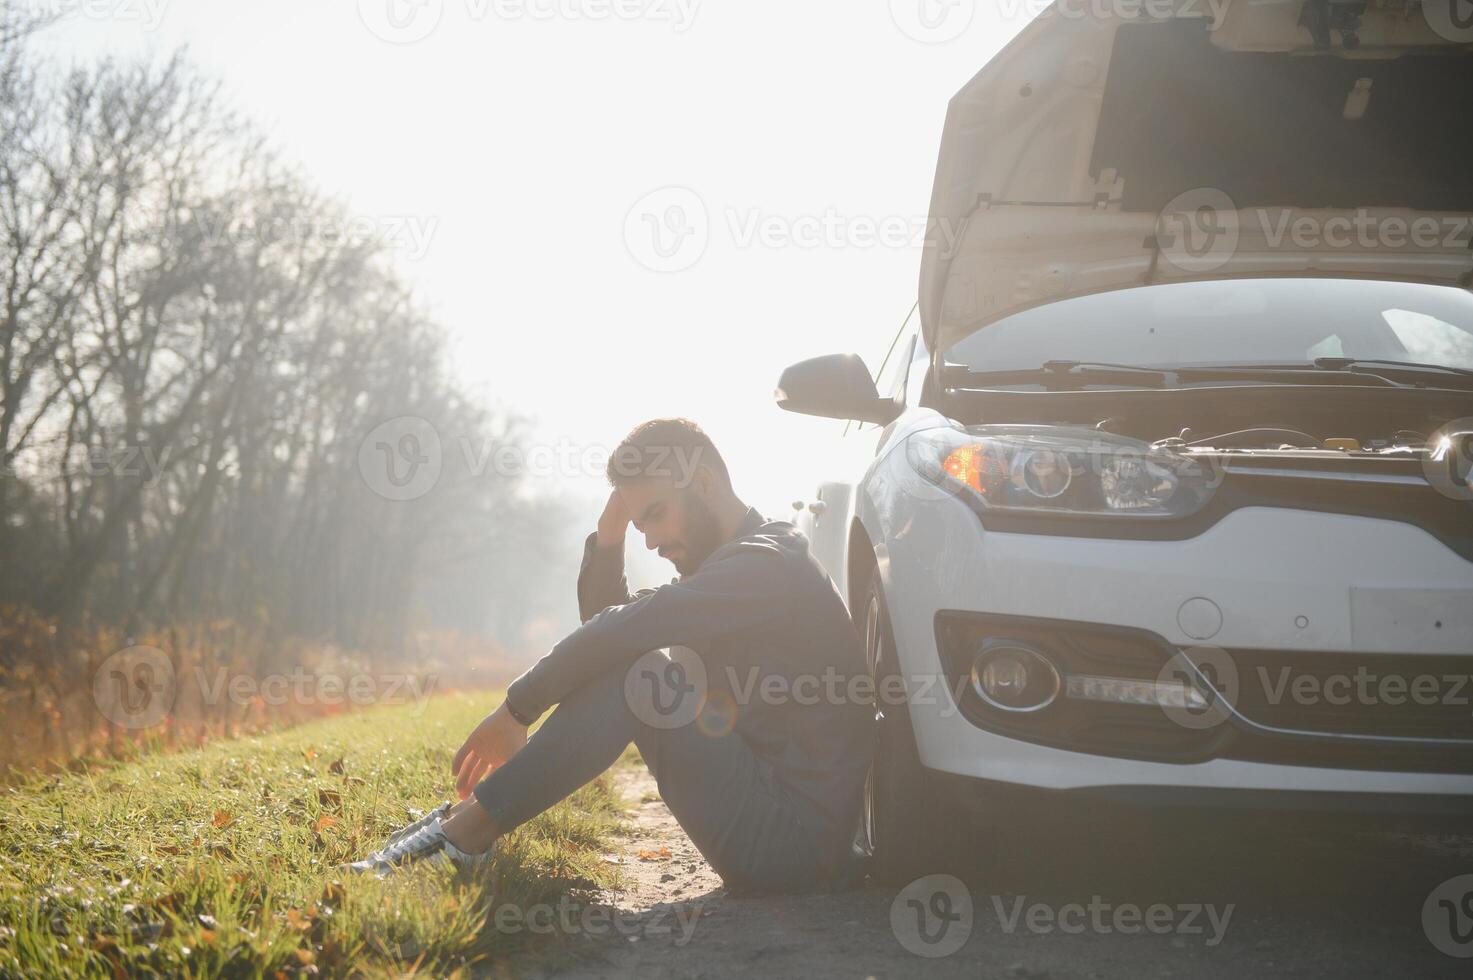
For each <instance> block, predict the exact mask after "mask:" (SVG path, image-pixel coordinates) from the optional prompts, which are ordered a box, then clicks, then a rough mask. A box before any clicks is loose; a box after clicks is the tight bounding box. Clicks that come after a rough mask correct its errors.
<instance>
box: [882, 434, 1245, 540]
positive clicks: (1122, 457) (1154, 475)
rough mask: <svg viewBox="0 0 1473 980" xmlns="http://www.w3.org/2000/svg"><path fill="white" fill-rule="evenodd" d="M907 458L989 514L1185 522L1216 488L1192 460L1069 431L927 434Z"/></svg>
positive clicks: (909, 445)
mask: <svg viewBox="0 0 1473 980" xmlns="http://www.w3.org/2000/svg"><path fill="white" fill-rule="evenodd" d="M906 454H907V458H908V459H909V462H910V465H911V467H912V469H913V470H914V472H916V473H917V474H918V475H920V476H921V477H923V478H924V479H925V480H926V481H927V482H928V483H931V484H934V485H936V486H938V487H940V488H942V489H943V490H946V491H948V492H951V493H959V494H966V495H967V496H968V497H969V498H970V499H972V500H974V501H976V502H978V503H980V504H981V505H982V506H984V507H986V508H987V509H989V510H998V511H1019V512H1035V513H1045V514H1080V515H1102V514H1116V515H1128V516H1131V517H1154V518H1172V517H1186V516H1188V515H1190V514H1193V513H1196V512H1197V511H1198V510H1200V509H1201V508H1202V506H1203V505H1205V504H1206V503H1207V501H1208V500H1210V499H1211V497H1212V493H1213V491H1214V490H1215V489H1216V481H1215V480H1213V479H1212V478H1211V474H1210V473H1209V471H1208V470H1207V469H1206V467H1204V466H1203V465H1202V464H1201V463H1200V462H1199V461H1197V460H1195V459H1192V458H1190V457H1188V456H1184V455H1181V454H1179V453H1174V452H1170V451H1168V450H1164V449H1157V448H1155V447H1153V446H1152V445H1151V444H1149V443H1145V442H1141V441H1139V440H1136V439H1129V438H1126V437H1124V436H1117V435H1113V434H1110V433H1106V432H1099V431H1097V430H1094V429H1081V428H1075V427H1070V426H1047V425H1038V426H1022V425H981V426H970V427H964V426H956V427H952V428H938V429H927V430H924V431H921V432H917V433H914V434H913V435H911V436H910V437H909V438H908V439H907V440H906Z"/></svg>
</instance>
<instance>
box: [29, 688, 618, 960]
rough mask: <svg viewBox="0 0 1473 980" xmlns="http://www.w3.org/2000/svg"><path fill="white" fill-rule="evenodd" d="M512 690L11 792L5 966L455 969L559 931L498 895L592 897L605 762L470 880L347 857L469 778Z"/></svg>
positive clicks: (612, 822) (599, 878)
mask: <svg viewBox="0 0 1473 980" xmlns="http://www.w3.org/2000/svg"><path fill="white" fill-rule="evenodd" d="M498 700H499V696H498V695H492V694H453V695H447V696H444V697H441V698H437V699H434V700H432V701H429V702H424V703H421V704H417V705H404V706H398V707H392V708H377V709H372V710H368V711H362V712H356V713H352V714H348V715H343V716H339V717H336V718H332V719H326V720H322V721H317V722H312V723H309V724H306V725H303V726H301V727H298V728H295V729H291V730H289V731H285V732H280V733H276V734H271V735H266V736H258V737H251V738H243V739H238V740H233V741H226V742H216V743H213V744H211V745H209V746H208V747H206V748H203V749H199V750H194V751H188V752H182V753H178V754H167V755H150V756H145V757H143V758H141V759H136V760H133V761H129V762H121V763H116V764H111V765H104V766H102V767H100V768H94V769H92V770H91V771H88V772H84V773H66V774H62V775H52V776H45V777H41V776H37V777H33V778H31V779H28V780H25V781H22V782H20V783H18V784H16V785H13V786H9V787H6V788H4V789H0V976H6V977H9V976H16V977H20V976H24V977H39V976H105V977H121V976H135V975H137V976H148V975H162V976H188V977H217V976H222V977H254V976H266V977H273V976H277V975H281V976H300V975H314V976H362V975H368V976H380V975H384V976H403V975H408V974H414V973H419V974H423V975H427V976H436V977H439V976H449V975H456V974H460V973H467V972H469V968H470V967H471V966H472V965H473V964H475V963H476V962H478V961H480V960H483V959H486V958H488V957H492V956H495V955H500V954H504V953H510V952H515V951H518V950H519V949H523V948H526V947H528V946H530V945H531V944H533V943H546V942H549V941H550V940H549V938H548V937H547V936H544V935H539V934H532V933H529V932H527V931H526V930H514V931H510V932H501V931H498V928H497V926H496V924H495V922H496V915H495V913H496V910H497V909H500V908H502V907H503V906H506V905H515V906H517V907H518V908H520V909H526V908H528V907H530V906H532V905H537V904H544V903H551V904H554V905H555V904H556V903H558V902H559V901H563V902H567V901H569V900H571V901H583V900H586V899H587V898H589V897H591V894H592V892H593V891H595V890H596V889H598V888H600V887H607V886H609V885H612V884H616V883H617V874H618V871H617V867H616V866H614V865H610V864H607V863H605V862H604V860H603V859H602V856H601V851H603V850H604V849H606V847H607V840H608V837H609V835H610V833H611V832H612V831H613V830H615V829H616V828H617V827H618V826H619V823H620V820H621V814H622V804H621V801H620V800H619V798H618V796H617V793H616V791H615V790H614V789H613V787H612V784H611V782H610V780H609V778H608V776H607V775H605V776H603V777H600V778H599V779H598V780H596V781H595V782H593V783H591V784H589V785H588V786H586V787H584V788H583V789H582V790H580V791H579V792H578V793H576V794H574V796H573V797H571V798H570V799H568V800H567V801H564V802H563V803H562V804H559V805H558V806H557V807H555V808H553V809H552V810H549V811H548V812H547V813H544V814H542V815H541V816H540V817H538V818H536V819H534V820H533V821H531V822H529V823H527V824H525V825H524V826H523V827H521V828H520V829H518V830H517V831H516V832H515V833H512V834H510V835H508V836H507V837H505V838H503V840H502V843H501V846H500V847H499V849H498V853H497V857H496V859H495V861H494V862H493V863H492V866H491V867H490V868H489V869H487V870H486V871H485V872H483V873H480V874H479V875H477V876H475V877H474V878H471V877H470V876H466V875H457V874H455V873H454V872H452V871H449V870H442V869H437V868H416V869H413V870H412V871H410V873H408V874H405V875H400V876H395V877H393V878H390V879H387V880H385V881H378V880H376V879H373V878H372V877H371V876H370V877H368V878H362V877H358V876H351V875H349V876H344V875H341V874H339V873H337V872H335V871H334V870H333V869H334V867H335V866H336V865H337V864H339V863H340V862H343V861H347V860H353V859H356V858H359V857H362V856H363V854H365V853H366V852H367V851H369V850H371V849H373V848H374V847H377V846H378V845H379V844H381V843H382V841H383V839H384V837H386V836H387V835H388V834H389V833H390V832H391V831H393V830H395V829H397V828H398V827H400V826H402V825H403V824H404V823H406V822H408V821H409V820H410V819H412V818H413V817H416V816H418V815H419V812H418V811H422V810H425V809H428V808H429V807H431V806H433V805H434V804H435V803H436V802H438V801H439V800H442V799H447V798H450V797H452V796H453V795H454V787H453V784H452V780H451V774H450V758H451V756H452V754H453V753H454V750H455V749H456V748H458V747H459V745H460V742H461V739H462V738H463V737H464V736H465V734H466V733H467V732H469V731H470V730H471V728H472V727H473V726H474V725H475V724H476V722H478V721H479V720H480V719H481V718H482V717H484V716H485V714H486V713H487V712H488V711H490V710H491V708H492V707H494V705H495V704H496V702H497V701H498Z"/></svg>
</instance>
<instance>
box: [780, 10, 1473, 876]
mask: <svg viewBox="0 0 1473 980" xmlns="http://www.w3.org/2000/svg"><path fill="white" fill-rule="evenodd" d="M1439 3H1440V4H1442V5H1443V6H1447V0H1426V2H1425V4H1424V7H1425V9H1424V10H1419V9H1418V8H1417V6H1416V5H1415V4H1414V5H1411V6H1406V5H1396V6H1391V5H1386V6H1377V5H1370V6H1367V5H1365V4H1359V5H1354V4H1347V3H1341V2H1339V0H1311V2H1309V3H1303V4H1302V3H1298V2H1288V3H1282V4H1255V3H1247V4H1234V5H1230V6H1224V7H1223V8H1221V9H1219V8H1217V7H1215V6H1214V7H1213V8H1212V9H1210V10H1209V9H1208V7H1207V5H1204V4H1193V3H1182V4H1180V5H1179V6H1180V7H1181V9H1180V10H1179V11H1162V10H1159V9H1158V10H1156V11H1151V9H1150V8H1151V6H1152V5H1150V4H1146V5H1143V6H1141V7H1140V8H1139V9H1140V10H1141V12H1142V14H1143V15H1145V14H1156V15H1161V14H1165V15H1166V16H1157V17H1154V18H1153V17H1147V16H1141V17H1136V18H1132V17H1128V16H1113V15H1111V14H1109V13H1108V12H1105V11H1102V10H1100V9H1095V10H1092V11H1086V10H1085V9H1084V8H1085V7H1086V6H1094V7H1096V8H1099V7H1102V6H1108V5H1101V4H1095V5H1080V4H1072V5H1071V6H1070V7H1068V8H1061V7H1053V8H1050V9H1049V11H1048V12H1046V13H1045V14H1044V15H1042V16H1041V17H1039V18H1038V19H1037V20H1036V21H1034V22H1033V23H1032V24H1030V25H1029V26H1028V27H1027V28H1026V29H1025V30H1024V31H1023V32H1022V33H1021V34H1020V35H1019V36H1018V38H1017V39H1016V40H1015V41H1014V42H1013V43H1012V44H1010V45H1009V46H1008V47H1007V48H1006V49H1005V50H1003V51H1002V52H1001V53H1000V54H999V55H998V56H997V57H995V58H994V59H993V60H992V61H991V62H990V63H989V64H988V65H987V66H986V67H985V68H984V69H983V70H982V71H981V72H980V73H979V74H978V75H977V76H976V77H975V78H974V79H973V80H972V81H971V82H970V83H969V84H968V85H967V86H966V87H965V88H963V89H962V90H961V92H960V93H959V94H958V95H957V96H956V97H955V99H954V100H953V101H952V103H951V107H950V111H949V113H948V116H947V121H946V129H945V133H944V135H943V139H942V144H941V152H940V160H939V164H938V167H937V176H936V183H935V189H934V193H933V197H932V206H931V217H930V223H929V236H928V240H927V244H926V249H925V253H924V257H923V260H922V268H921V277H920V297H919V311H920V312H919V317H918V318H917V321H916V322H914V323H908V324H907V326H906V329H905V331H904V332H903V334H902V338H901V341H900V344H899V345H898V346H897V348H896V352H897V354H898V355H899V357H898V360H897V361H896V364H895V370H894V371H893V372H892V375H891V376H892V378H893V380H892V381H891V382H889V383H888V384H887V385H886V389H887V390H885V391H884V393H883V394H881V393H880V391H879V390H878V389H877V386H876V384H875V382H874V381H873V380H872V378H871V375H870V372H869V370H868V369H867V367H866V366H865V365H864V363H863V362H862V361H861V360H860V359H859V358H858V357H857V356H855V355H852V354H841V355H832V356H828V357H821V358H815V359H812V360H809V361H804V362H802V363H800V364H795V365H793V366H792V367H790V368H788V369H787V371H786V372H784V374H783V376H782V378H781V380H780V382H779V387H778V391H777V399H778V402H779V404H781V405H782V406H783V407H784V408H786V409H789V410H792V411H796V412H802V413H805V414H810V415H818V416H822V417H827V418H840V419H850V420H859V421H861V422H869V423H874V424H875V425H877V426H882V427H883V428H882V429H881V430H880V431H879V433H878V439H877V440H876V441H875V446H874V452H873V458H872V459H871V460H869V462H868V465H867V467H866V468H865V470H864V472H863V473H862V474H859V473H855V474H850V475H848V476H847V477H845V478H838V479H835V480H834V481H833V482H830V483H826V484H824V485H823V486H822V487H820V488H819V493H818V496H817V498H816V499H814V500H811V501H801V502H800V503H801V504H803V507H802V509H801V510H800V511H799V512H798V514H797V515H796V517H797V520H798V521H799V525H800V527H801V528H802V529H803V530H804V531H805V533H806V534H807V535H808V536H809V538H810V540H811V543H812V547H813V551H814V553H815V555H816V556H817V557H818V559H819V560H820V561H821V562H822V563H823V564H824V566H825V567H826V569H827V570H828V572H829V573H830V575H831V576H832V577H833V579H834V582H835V584H836V586H837V587H838V588H839V590H840V592H841V594H843V595H845V596H847V597H848V601H849V602H850V608H851V611H852V613H853V614H854V617H855V620H856V623H858V624H859V625H860V627H861V628H862V631H863V632H864V634H865V639H866V643H867V646H868V650H869V654H870V667H871V670H872V672H873V674H874V676H875V678H876V679H877V680H878V681H879V682H880V683H879V685H878V696H877V705H878V714H879V716H880V718H881V724H880V725H879V726H878V728H879V732H880V736H879V737H880V745H879V749H878V752H877V755H876V761H875V764H874V768H873V770H872V777H871V780H870V787H869V790H868V793H867V801H866V804H867V805H866V821H865V823H866V830H867V832H868V834H869V837H870V842H871V845H872V847H873V848H874V853H875V856H876V859H877V862H878V866H879V870H880V871H881V873H882V874H883V875H884V876H886V877H889V878H901V879H903V878H904V877H905V876H906V875H909V874H914V873H919V872H923V871H926V870H936V869H938V868H941V867H944V866H945V864H946V860H947V856H946V852H945V848H946V843H945V842H947V841H949V840H954V839H955V838H954V835H949V834H948V833H947V830H948V828H955V827H957V826H964V825H965V824H966V822H965V821H963V820H962V819H961V813H962V812H963V808H965V809H966V810H969V811H970V812H971V816H972V817H974V818H980V819H987V818H988V815H989V814H994V815H996V814H998V813H999V812H1000V811H999V810H998V809H997V808H996V807H990V806H989V804H992V803H1002V802H1003V801H1012V800H1014V799H1016V798H1020V797H1021V798H1029V799H1036V800H1041V801H1043V802H1044V803H1045V804H1052V805H1056V806H1058V807H1061V808H1071V809H1075V810H1078V809H1079V808H1083V807H1090V806H1092V805H1093V803H1094V802H1095V801H1097V800H1104V799H1110V800H1120V801H1126V802H1135V803H1143V804H1148V805H1151V806H1157V805H1168V804H1187V805H1199V804H1200V805H1208V806H1212V807H1235V806H1244V807H1250V808H1258V807H1266V808H1267V807H1274V808H1276V807H1289V808H1293V809H1307V810H1325V809H1328V810H1331V811H1357V812H1367V811H1369V812H1380V811H1405V812H1410V813H1413V814H1422V813H1427V814H1431V813H1453V814H1464V815H1466V814H1468V813H1470V812H1473V680H1470V675H1473V487H1470V477H1469V463H1470V458H1473V293H1470V291H1469V286H1470V283H1473V251H1470V248H1469V238H1470V230H1473V167H1470V166H1469V161H1470V160H1473V45H1470V42H1473V31H1470V30H1469V29H1468V28H1467V27H1466V26H1463V25H1460V23H1458V22H1456V20H1455V19H1453V18H1452V17H1451V14H1449V13H1448V12H1446V11H1442V12H1440V13H1439V11H1438V10H1434V9H1433V8H1434V6H1436V5H1437V4H1439ZM1126 6H1134V5H1126ZM1214 18H1215V19H1214ZM1459 32H1461V34H1460V33H1459ZM849 438H856V436H850V437H849ZM857 438H861V439H873V438H874V430H873V429H861V430H860V433H859V435H858V436H857ZM897 678H898V679H899V680H898V683H899V684H901V685H903V688H904V692H905V693H904V695H903V696H899V697H896V696H893V694H887V691H890V692H893V691H894V690H896V688H895V687H894V686H893V683H892V682H896V679H897Z"/></svg>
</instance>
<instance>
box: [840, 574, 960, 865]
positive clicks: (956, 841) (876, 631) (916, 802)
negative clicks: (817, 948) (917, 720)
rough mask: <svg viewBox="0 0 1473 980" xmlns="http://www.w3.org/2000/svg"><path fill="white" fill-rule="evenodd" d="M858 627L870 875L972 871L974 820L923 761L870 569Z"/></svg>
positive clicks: (892, 640) (882, 604)
mask: <svg viewBox="0 0 1473 980" xmlns="http://www.w3.org/2000/svg"><path fill="white" fill-rule="evenodd" d="M859 611H860V614H861V619H860V622H859V624H858V625H859V628H860V635H861V636H862V637H863V638H864V643H865V655H866V657H867V659H868V661H869V669H870V676H871V678H872V679H873V681H874V685H875V688H874V689H875V720H876V724H875V738H876V742H875V750H874V758H873V761H872V763H871V765H870V772H869V777H868V779H866V781H865V790H864V820H863V834H864V837H865V839H866V843H867V845H868V850H869V852H870V857H871V875H872V877H874V878H875V879H876V880H877V881H879V882H881V883H883V884H887V885H904V884H907V883H909V882H911V881H914V880H915V879H916V878H919V877H922V876H924V875H928V874H937V873H943V872H945V873H950V874H955V875H958V876H960V877H967V876H968V875H970V874H973V873H975V872H976V871H977V867H976V864H975V859H976V855H977V851H976V848H974V847H972V846H971V845H970V841H971V839H972V835H971V832H970V830H971V828H970V821H969V819H968V816H967V814H966V812H965V811H964V809H963V808H962V807H961V806H959V805H958V804H957V803H956V801H955V800H954V798H953V796H952V794H950V793H949V792H948V791H947V790H948V787H946V786H944V785H941V781H940V779H939V778H938V777H937V775H936V774H935V773H933V772H931V771H929V770H927V769H926V768H925V767H924V766H922V765H921V761H920V754H919V752H918V751H917V749H916V741H915V730H914V729H913V728H912V727H911V720H910V712H909V711H908V710H907V707H906V704H905V703H904V701H903V700H902V699H897V698H894V697H885V696H884V693H885V692H886V691H887V690H888V691H896V690H899V689H900V688H899V686H898V685H897V684H896V681H894V680H887V678H895V677H897V676H898V675H899V661H898V659H897V657H896V651H895V637H894V633H893V631H892V629H891V626H890V619H889V615H888V613H887V612H886V609H885V600H884V596H883V594H882V592H881V590H880V583H879V576H877V575H871V576H870V581H869V584H868V586H867V588H866V590H865V593H864V599H863V604H862V605H861V606H860V609H859Z"/></svg>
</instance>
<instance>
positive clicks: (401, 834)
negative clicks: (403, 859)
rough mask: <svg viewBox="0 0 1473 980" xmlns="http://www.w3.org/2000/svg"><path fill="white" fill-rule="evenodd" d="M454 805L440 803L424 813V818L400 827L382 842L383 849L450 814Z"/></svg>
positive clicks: (446, 802) (447, 801) (448, 802)
mask: <svg viewBox="0 0 1473 980" xmlns="http://www.w3.org/2000/svg"><path fill="white" fill-rule="evenodd" d="M454 805H455V804H454V803H451V802H450V801H449V800H446V801H445V802H444V803H441V804H440V805H439V806H437V807H435V808H434V809H433V810H431V811H430V812H429V813H426V814H425V815H424V816H422V817H420V818H419V819H418V820H416V821H414V823H411V824H408V825H406V826H404V827H400V828H399V829H398V830H396V831H394V832H393V833H392V834H390V835H389V839H388V840H386V841H384V847H388V846H389V845H390V844H395V843H398V842H399V841H401V840H403V839H404V838H406V837H408V836H409V835H410V834H412V833H414V832H415V831H417V830H420V829H422V828H424V827H428V826H429V825H430V824H432V823H434V822H435V821H436V820H438V819H441V818H442V817H444V816H445V815H446V814H448V813H449V812H450V808H451V807H452V806H454Z"/></svg>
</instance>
